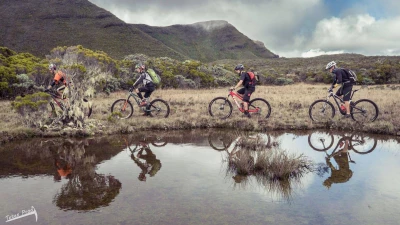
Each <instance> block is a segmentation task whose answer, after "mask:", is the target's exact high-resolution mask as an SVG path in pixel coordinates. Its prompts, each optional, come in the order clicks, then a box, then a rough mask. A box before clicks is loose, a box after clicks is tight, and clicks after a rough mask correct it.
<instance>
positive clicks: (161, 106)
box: [147, 99, 170, 118]
mask: <svg viewBox="0 0 400 225" xmlns="http://www.w3.org/2000/svg"><path fill="white" fill-rule="evenodd" d="M169 111H170V109H169V105H168V103H167V102H166V101H164V100H162V99H155V100H153V101H152V102H150V105H149V106H148V107H147V112H148V113H149V115H150V116H151V117H159V118H167V117H168V115H169Z"/></svg>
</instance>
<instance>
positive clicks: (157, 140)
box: [151, 136, 168, 147]
mask: <svg viewBox="0 0 400 225" xmlns="http://www.w3.org/2000/svg"><path fill="white" fill-rule="evenodd" d="M165 139H166V138H165V137H158V136H157V137H156V138H155V139H154V140H152V141H151V144H152V145H153V146H155V147H163V146H166V145H167V144H168V140H165Z"/></svg>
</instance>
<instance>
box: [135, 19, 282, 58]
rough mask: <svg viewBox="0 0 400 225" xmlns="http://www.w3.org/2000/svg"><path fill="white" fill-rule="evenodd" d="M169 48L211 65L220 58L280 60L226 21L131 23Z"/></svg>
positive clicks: (262, 45)
mask: <svg viewBox="0 0 400 225" xmlns="http://www.w3.org/2000/svg"><path fill="white" fill-rule="evenodd" d="M130 27H131V28H133V29H135V28H137V29H139V30H141V31H143V32H145V33H146V34H148V35H150V36H152V37H153V38H155V39H157V40H159V41H161V42H162V43H163V44H165V45H166V46H168V47H170V48H172V49H174V50H176V51H177V52H179V53H181V54H183V55H186V56H188V57H190V58H192V59H197V60H200V61H203V62H210V61H214V60H218V59H259V58H274V57H278V56H277V55H275V54H273V53H272V52H271V51H269V50H268V49H267V48H265V46H264V44H263V43H261V42H255V41H253V40H251V39H249V38H248V37H247V36H245V35H244V34H242V33H240V32H239V31H238V30H237V29H236V28H235V27H234V26H232V25H231V24H229V23H228V22H226V21H207V22H199V23H194V24H189V25H172V26H167V27H155V26H148V25H144V24H132V25H130Z"/></svg>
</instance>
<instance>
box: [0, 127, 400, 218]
mask: <svg viewBox="0 0 400 225" xmlns="http://www.w3.org/2000/svg"><path fill="white" fill-rule="evenodd" d="M245 139H248V140H256V142H257V144H256V145H257V146H262V148H259V149H258V148H255V149H252V150H248V149H247V150H246V148H251V146H250V147H249V145H247V147H246V146H244V147H243V146H242V147H238V145H240V143H243V140H245ZM253 143H254V142H253ZM346 150H347V151H346ZM243 151H249V152H250V153H249V155H248V157H251V159H252V160H248V161H249V162H250V161H251V162H255V161H257V163H259V162H260V159H262V157H261V155H262V154H263V153H262V152H268V151H277V152H284V153H285V155H286V156H292V158H299V157H301V158H302V159H306V160H305V161H306V162H307V167H306V169H302V170H299V171H297V173H295V174H292V175H291V176H289V177H286V178H284V179H283V178H281V179H272V178H271V177H267V176H263V175H260V174H256V173H255V172H252V171H253V170H251V169H250V172H248V173H247V175H243V173H242V172H240V171H239V169H238V167H235V166H232V165H237V164H235V162H237V159H238V157H239V156H240V154H242V152H243ZM267 157H268V156H267ZM235 160H236V161H235ZM253 164H254V163H253ZM399 173H400V140H399V139H398V138H397V139H396V137H388V136H373V135H364V134H356V133H334V132H325V131H316V132H297V133H283V132H280V133H276V132H271V133H259V134H255V133H239V132H233V133H232V132H229V131H223V130H197V131H176V132H172V131H170V132H154V131H149V132H147V133H137V134H135V135H125V136H122V135H121V136H118V135H116V136H107V137H101V138H90V139H70V138H57V139H34V140H29V141H24V142H18V143H11V144H7V145H3V146H1V147H0V199H1V203H0V215H1V217H2V219H1V220H0V224H291V225H292V224H329V225H331V224H352V225H357V224H363V225H365V224H393V225H394V224H396V225H397V224H400V214H399V208H400V179H399V178H398V174H399ZM275 178H276V177H275ZM36 220H37V222H36Z"/></svg>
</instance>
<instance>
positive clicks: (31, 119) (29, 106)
mask: <svg viewBox="0 0 400 225" xmlns="http://www.w3.org/2000/svg"><path fill="white" fill-rule="evenodd" d="M50 98H51V96H50V95H48V94H46V93H43V92H38V93H34V94H30V95H26V96H24V97H20V96H18V97H16V98H15V101H13V102H12V103H11V106H12V108H13V109H14V110H15V111H17V112H18V114H20V115H21V116H22V118H23V122H24V124H25V125H28V126H32V127H41V125H42V124H44V123H45V122H47V121H45V120H46V118H45V117H44V116H43V115H46V113H47V109H48V108H47V107H48V105H49V100H50Z"/></svg>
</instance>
